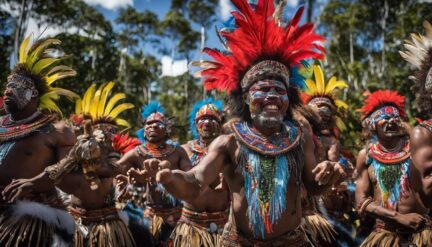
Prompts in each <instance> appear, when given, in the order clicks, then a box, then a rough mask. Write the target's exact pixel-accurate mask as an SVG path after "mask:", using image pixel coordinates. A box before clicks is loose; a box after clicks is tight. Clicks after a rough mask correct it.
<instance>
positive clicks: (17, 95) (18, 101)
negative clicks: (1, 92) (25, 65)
mask: <svg viewBox="0 0 432 247" xmlns="http://www.w3.org/2000/svg"><path fill="white" fill-rule="evenodd" d="M8 90H9V91H10V94H8V95H7V93H6V92H7V91H8ZM5 95H6V99H8V100H11V101H13V102H14V103H15V105H16V108H17V109H18V110H22V109H24V107H25V106H26V105H27V104H28V103H29V102H30V101H31V99H32V97H36V96H37V95H38V94H37V90H36V89H35V87H34V85H33V83H32V82H30V81H29V79H27V78H25V77H22V76H19V75H13V76H10V77H9V78H8V84H7V85H6V91H5Z"/></svg>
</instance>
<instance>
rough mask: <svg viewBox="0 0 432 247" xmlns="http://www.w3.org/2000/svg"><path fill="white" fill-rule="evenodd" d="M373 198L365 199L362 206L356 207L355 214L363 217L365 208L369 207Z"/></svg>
mask: <svg viewBox="0 0 432 247" xmlns="http://www.w3.org/2000/svg"><path fill="white" fill-rule="evenodd" d="M373 201H374V200H373V198H372V197H368V198H366V200H364V201H363V203H362V204H359V205H357V212H358V214H359V215H360V216H362V215H364V213H365V211H366V208H367V206H369V204H371V203H372V202H373Z"/></svg>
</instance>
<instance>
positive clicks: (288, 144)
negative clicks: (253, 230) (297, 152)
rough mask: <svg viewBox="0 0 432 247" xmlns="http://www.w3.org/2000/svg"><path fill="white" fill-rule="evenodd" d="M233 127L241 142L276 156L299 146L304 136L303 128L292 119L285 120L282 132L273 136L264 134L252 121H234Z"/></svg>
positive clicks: (260, 151) (253, 148)
mask: <svg viewBox="0 0 432 247" xmlns="http://www.w3.org/2000/svg"><path fill="white" fill-rule="evenodd" d="M231 127H232V129H233V130H234V134H235V136H236V139H237V140H238V141H239V142H240V143H242V144H244V145H246V146H247V147H248V148H249V149H251V150H253V151H255V152H257V153H259V154H263V155H271V156H274V155H280V154H284V153H287V152H289V151H290V150H291V149H293V148H295V147H297V145H298V144H299V143H300V139H301V136H302V132H301V129H300V128H299V127H297V126H296V125H294V123H292V122H290V121H285V122H284V128H283V130H282V131H281V133H280V134H279V135H277V136H275V137H273V138H267V137H265V136H263V135H262V134H261V133H259V132H258V131H257V130H256V129H255V128H254V127H253V126H252V124H251V123H247V122H234V123H232V125H231Z"/></svg>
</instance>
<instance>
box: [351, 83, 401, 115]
mask: <svg viewBox="0 0 432 247" xmlns="http://www.w3.org/2000/svg"><path fill="white" fill-rule="evenodd" d="M385 105H392V106H395V107H396V108H397V109H398V110H399V114H400V116H401V117H405V115H406V114H405V97H404V96H402V95H399V93H398V92H397V91H390V90H388V89H387V90H377V91H375V92H373V93H372V94H370V95H369V96H368V97H367V98H366V99H365V100H364V105H363V107H362V108H361V109H359V110H358V111H359V112H361V113H362V116H361V119H365V118H366V117H367V116H369V115H370V114H371V113H373V112H374V111H376V110H377V109H379V108H380V107H381V106H385Z"/></svg>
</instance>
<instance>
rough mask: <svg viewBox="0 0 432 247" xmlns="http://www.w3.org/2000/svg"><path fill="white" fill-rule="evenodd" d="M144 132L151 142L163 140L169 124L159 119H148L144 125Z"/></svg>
mask: <svg viewBox="0 0 432 247" xmlns="http://www.w3.org/2000/svg"><path fill="white" fill-rule="evenodd" d="M144 134H145V137H146V139H147V140H148V141H149V142H159V141H162V140H164V139H165V138H166V137H167V126H166V124H164V123H162V122H160V121H157V120H150V121H147V122H146V123H145V125H144Z"/></svg>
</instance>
